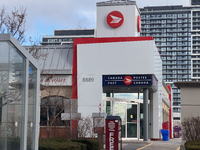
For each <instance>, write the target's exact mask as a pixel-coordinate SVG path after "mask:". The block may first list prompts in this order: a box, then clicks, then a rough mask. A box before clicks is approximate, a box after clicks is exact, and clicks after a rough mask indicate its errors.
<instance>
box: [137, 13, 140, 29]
mask: <svg viewBox="0 0 200 150" xmlns="http://www.w3.org/2000/svg"><path fill="white" fill-rule="evenodd" d="M137 29H138V32H141V18H140V16H138V17H137Z"/></svg>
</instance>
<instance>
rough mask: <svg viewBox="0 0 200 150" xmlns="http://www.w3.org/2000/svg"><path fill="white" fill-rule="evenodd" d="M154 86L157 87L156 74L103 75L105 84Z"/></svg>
mask: <svg viewBox="0 0 200 150" xmlns="http://www.w3.org/2000/svg"><path fill="white" fill-rule="evenodd" d="M118 85H121V86H153V87H154V88H155V89H157V86H158V81H157V79H156V77H155V75H153V74H150V75H103V86H118Z"/></svg>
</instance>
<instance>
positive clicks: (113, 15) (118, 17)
mask: <svg viewBox="0 0 200 150" xmlns="http://www.w3.org/2000/svg"><path fill="white" fill-rule="evenodd" d="M123 22H124V16H123V15H122V13H121V12H119V11H112V12H110V13H109V14H108V16H107V23H108V25H109V26H110V27H112V28H118V27H120V26H121V25H122V24H123Z"/></svg>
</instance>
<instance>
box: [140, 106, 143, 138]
mask: <svg viewBox="0 0 200 150" xmlns="http://www.w3.org/2000/svg"><path fill="white" fill-rule="evenodd" d="M140 139H143V104H141V103H140Z"/></svg>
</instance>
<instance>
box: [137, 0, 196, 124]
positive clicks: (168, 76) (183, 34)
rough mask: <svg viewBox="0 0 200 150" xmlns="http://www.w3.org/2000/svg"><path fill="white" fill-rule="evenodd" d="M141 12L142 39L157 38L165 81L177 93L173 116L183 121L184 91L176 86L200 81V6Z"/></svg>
mask: <svg viewBox="0 0 200 150" xmlns="http://www.w3.org/2000/svg"><path fill="white" fill-rule="evenodd" d="M191 4H193V5H191V6H187V7H184V6H182V5H176V6H155V7H144V8H140V11H141V23H142V31H141V36H153V37H154V40H155V43H156V45H157V48H158V50H159V52H160V55H161V58H162V62H163V67H162V69H163V79H164V81H165V82H166V83H167V84H170V85H172V89H173V93H174V94H173V112H174V113H173V116H174V120H180V117H181V116H180V110H181V105H180V90H179V89H177V88H176V87H175V86H174V85H173V82H176V81H197V80H199V79H200V6H199V5H198V4H199V2H198V1H197V0H196V1H195V0H191Z"/></svg>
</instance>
